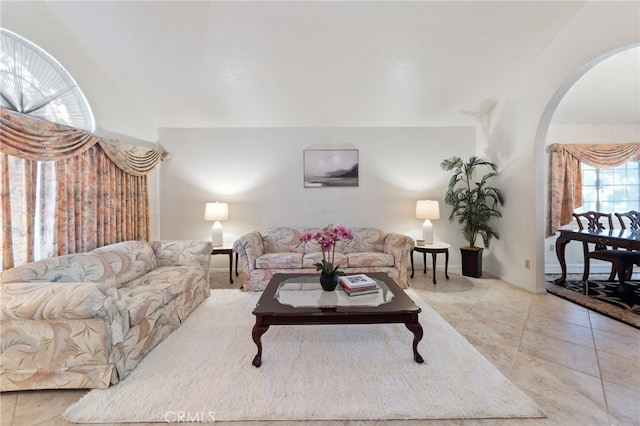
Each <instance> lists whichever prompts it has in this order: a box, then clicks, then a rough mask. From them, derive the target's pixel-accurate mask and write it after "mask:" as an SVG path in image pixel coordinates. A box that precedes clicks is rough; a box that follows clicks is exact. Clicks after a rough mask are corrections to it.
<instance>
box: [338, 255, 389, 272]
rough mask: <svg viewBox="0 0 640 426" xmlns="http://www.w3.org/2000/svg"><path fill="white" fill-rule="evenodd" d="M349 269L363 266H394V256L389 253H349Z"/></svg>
mask: <svg viewBox="0 0 640 426" xmlns="http://www.w3.org/2000/svg"><path fill="white" fill-rule="evenodd" d="M347 262H348V263H349V268H358V267H363V266H393V256H391V255H390V254H387V253H374V252H367V253H349V254H348V255H347Z"/></svg>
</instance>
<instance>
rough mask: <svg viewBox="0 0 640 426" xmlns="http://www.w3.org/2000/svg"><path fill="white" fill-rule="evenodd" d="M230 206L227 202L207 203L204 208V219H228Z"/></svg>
mask: <svg viewBox="0 0 640 426" xmlns="http://www.w3.org/2000/svg"><path fill="white" fill-rule="evenodd" d="M228 219H229V206H228V205H227V203H218V202H217V201H216V202H215V203H207V205H206V206H205V208H204V220H228Z"/></svg>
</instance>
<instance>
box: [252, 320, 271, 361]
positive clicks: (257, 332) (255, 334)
mask: <svg viewBox="0 0 640 426" xmlns="http://www.w3.org/2000/svg"><path fill="white" fill-rule="evenodd" d="M268 329H269V326H268V325H262V318H256V325H254V326H253V331H252V332H251V337H252V338H253V341H254V342H255V344H256V346H257V347H258V353H257V354H256V356H255V357H254V358H253V362H252V364H253V365H254V366H255V367H260V365H261V364H262V342H261V341H260V338H261V337H262V335H263V334H264V333H266V332H267V330H268Z"/></svg>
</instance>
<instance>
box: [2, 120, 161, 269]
mask: <svg viewBox="0 0 640 426" xmlns="http://www.w3.org/2000/svg"><path fill="white" fill-rule="evenodd" d="M0 153H1V154H0V173H1V178H2V179H1V183H2V185H1V189H2V192H1V194H0V207H1V208H2V234H1V238H2V269H8V268H11V267H13V266H14V265H18V264H22V263H26V262H30V261H33V260H34V257H37V258H43V257H49V256H54V255H61V254H68V253H80V252H85V251H89V250H92V249H94V248H96V247H101V246H103V245H107V244H112V243H116V242H119V241H124V240H131V239H139V240H147V239H148V238H149V201H148V190H147V178H146V174H148V173H149V172H150V171H151V170H152V169H153V168H154V167H155V166H156V165H157V164H158V163H159V162H160V161H161V160H163V159H165V158H166V157H167V153H166V152H165V151H163V150H162V149H148V148H144V147H137V146H133V145H131V144H128V143H125V142H122V141H117V140H111V139H104V138H100V137H98V136H96V135H93V134H91V133H88V132H86V131H84V130H78V129H74V128H71V127H68V126H64V125H61V124H56V123H52V122H48V121H45V120H40V119H37V118H35V117H32V116H29V115H24V114H20V113H17V112H15V111H11V110H8V109H6V108H0Z"/></svg>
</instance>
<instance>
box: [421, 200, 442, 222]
mask: <svg viewBox="0 0 640 426" xmlns="http://www.w3.org/2000/svg"><path fill="white" fill-rule="evenodd" d="M416 218H417V219H440V203H438V202H437V201H433V200H419V201H418V202H417V203H416Z"/></svg>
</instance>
